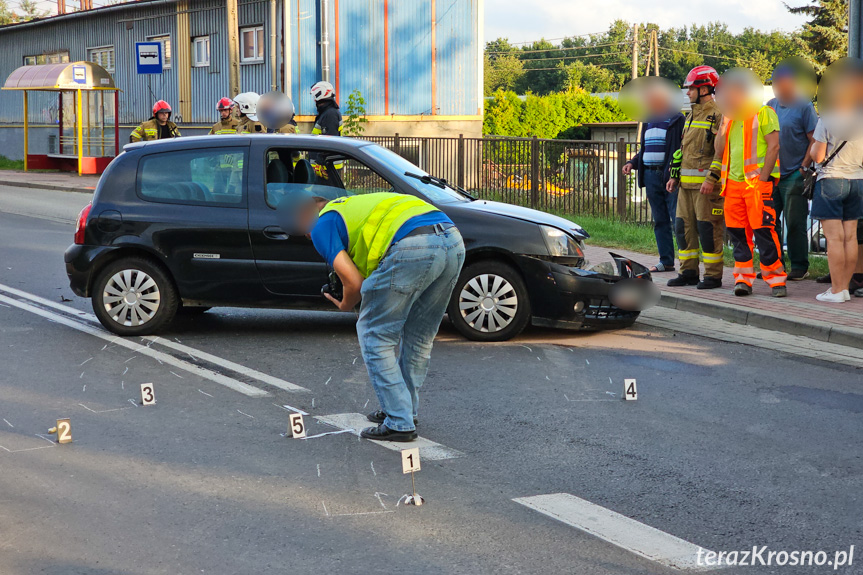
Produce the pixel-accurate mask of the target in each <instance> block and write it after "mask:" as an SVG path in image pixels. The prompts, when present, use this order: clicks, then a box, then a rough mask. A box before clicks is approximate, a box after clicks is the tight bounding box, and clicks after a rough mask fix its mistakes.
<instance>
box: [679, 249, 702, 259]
mask: <svg viewBox="0 0 863 575" xmlns="http://www.w3.org/2000/svg"><path fill="white" fill-rule="evenodd" d="M677 257H678V258H680V259H681V260H697V259H698V250H697V249H695V250H677Z"/></svg>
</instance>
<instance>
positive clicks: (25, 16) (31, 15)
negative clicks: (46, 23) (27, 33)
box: [18, 0, 48, 22]
mask: <svg viewBox="0 0 863 575" xmlns="http://www.w3.org/2000/svg"><path fill="white" fill-rule="evenodd" d="M47 15H48V11H47V10H41V9H40V8H39V5H38V4H37V3H36V2H35V1H34V0H21V15H20V16H18V20H19V21H22V22H24V21H27V20H34V19H36V18H44V17H45V16H47Z"/></svg>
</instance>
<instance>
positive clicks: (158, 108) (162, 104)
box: [153, 100, 173, 116]
mask: <svg viewBox="0 0 863 575" xmlns="http://www.w3.org/2000/svg"><path fill="white" fill-rule="evenodd" d="M172 111H173V110H171V105H170V104H168V102H166V101H165V100H159V101H158V102H156V103H155V104H153V116H155V115H156V114H158V113H159V112H168V113H169V114H170V113H171V112H172Z"/></svg>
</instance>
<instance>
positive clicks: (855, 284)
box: [848, 274, 863, 293]
mask: <svg viewBox="0 0 863 575" xmlns="http://www.w3.org/2000/svg"><path fill="white" fill-rule="evenodd" d="M854 275H855V276H856V275H857V274H854ZM860 289H863V280H860V279H857V278H856V277H853V276H852V277H851V281H850V282H849V283H848V291H849V292H851V293H854V292H856V291H857V290H860Z"/></svg>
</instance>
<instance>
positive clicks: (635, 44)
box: [631, 24, 638, 80]
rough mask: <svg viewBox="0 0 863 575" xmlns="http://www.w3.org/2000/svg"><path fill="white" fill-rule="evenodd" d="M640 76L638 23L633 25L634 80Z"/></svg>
mask: <svg viewBox="0 0 863 575" xmlns="http://www.w3.org/2000/svg"><path fill="white" fill-rule="evenodd" d="M636 78H638V24H633V25H632V78H631V79H632V80H635V79H636Z"/></svg>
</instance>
